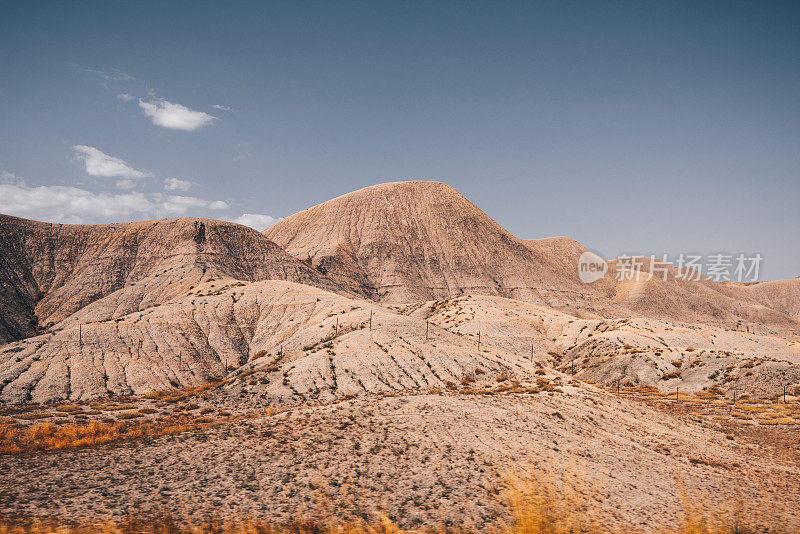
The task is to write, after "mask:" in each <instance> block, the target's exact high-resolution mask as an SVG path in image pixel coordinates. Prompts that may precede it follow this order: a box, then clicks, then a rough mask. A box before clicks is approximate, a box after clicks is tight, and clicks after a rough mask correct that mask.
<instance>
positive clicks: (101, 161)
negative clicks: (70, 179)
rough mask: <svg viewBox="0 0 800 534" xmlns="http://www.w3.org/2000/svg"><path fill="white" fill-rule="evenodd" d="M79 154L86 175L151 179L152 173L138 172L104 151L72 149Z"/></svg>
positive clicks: (92, 148)
mask: <svg viewBox="0 0 800 534" xmlns="http://www.w3.org/2000/svg"><path fill="white" fill-rule="evenodd" d="M72 148H73V150H75V152H77V157H78V158H79V159H81V160H83V163H84V165H85V166H86V174H88V175H90V176H101V177H104V178H128V179H135V178H150V177H152V176H153V175H152V174H150V173H146V172H142V171H138V170H136V169H134V168H133V167H131V166H130V165H128V164H127V163H125V162H124V161H122V160H121V159H119V158H115V157H113V156H109V155H108V154H105V153H103V152H102V151H100V150H98V149H96V148H94V147H92V146H86V145H75V146H74V147H72Z"/></svg>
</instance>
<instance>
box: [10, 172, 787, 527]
mask: <svg viewBox="0 0 800 534" xmlns="http://www.w3.org/2000/svg"><path fill="white" fill-rule="evenodd" d="M586 250H587V249H586V248H585V247H584V246H583V245H581V244H580V243H577V242H576V241H574V240H571V239H568V238H564V237H556V238H547V239H520V238H518V237H516V236H514V235H512V234H511V233H509V232H508V231H507V230H505V229H504V228H502V227H501V226H500V225H499V224H497V223H496V222H495V221H494V220H492V219H491V218H490V217H489V216H488V215H486V214H485V213H483V212H482V211H481V210H480V209H478V208H477V207H476V206H475V205H474V204H472V203H471V202H470V201H469V200H467V199H466V198H465V197H464V196H462V195H461V194H459V193H458V192H457V191H455V190H454V189H452V188H451V187H449V186H447V185H445V184H442V183H438V182H397V183H388V184H381V185H377V186H373V187H368V188H365V189H362V190H359V191H355V192H353V193H350V194H347V195H344V196H341V197H339V198H336V199H333V200H330V201H328V202H325V203H323V204H320V205H318V206H314V207H312V208H309V209H307V210H304V211H302V212H300V213H297V214H294V215H292V216H290V217H287V218H285V219H283V220H281V221H280V222H278V223H276V224H275V225H273V226H272V227H270V228H268V229H267V230H265V231H264V232H263V233H258V232H256V231H254V230H252V229H249V228H245V227H243V226H239V225H236V224H233V223H226V222H220V221H213V220H202V219H176V220H163V221H148V222H137V223H128V224H112V225H101V226H73V225H61V224H50V223H41V222H34V221H28V220H23V219H18V218H15V217H9V216H0V281H1V282H2V286H0V312H1V313H2V315H0V402H2V407H3V412H2V413H3V420H2V424H3V425H4V427H3V428H4V432H5V434H4V436H6V437H7V436H10V435H13V433H14V432H17V435H24V432H25V431H26V429H28V428H29V427H32V426H33V425H42V424H48V423H52V425H55V426H52V425H51V428H57V427H59V426H67V425H78V426H79V425H82V424H90V423H91V422H93V421H96V422H98V423H103V424H113V423H114V422H115V421H116V422H120V421H126V423H125V424H126V425H133V426H135V425H146V424H152V425H156V426H157V425H159V424H166V423H165V422H166V421H172V420H175V418H182V419H180V420H181V421H182V422H183V424H185V425H186V426H187V429H186V430H185V431H184V432H181V433H174V432H172V433H165V434H164V435H159V436H156V437H153V438H152V439H148V440H146V441H143V440H122V441H116V442H113V441H112V442H110V443H108V444H106V445H102V446H97V445H96V446H92V447H89V448H80V447H78V448H72V447H62V448H58V449H59V450H57V451H55V452H52V451H51V452H43V451H41V450H40V451H29V450H28V449H26V447H29V444H27V443H12V442H10V441H9V442H7V443H5V444H4V446H5V447H6V448H5V449H4V450H6V451H7V453H6V454H4V455H3V456H0V465H2V469H1V470H0V513H2V514H5V515H17V516H59V515H66V516H67V517H69V518H92V517H98V516H103V517H107V516H111V517H123V516H125V515H127V514H130V513H134V512H135V513H158V512H163V511H164V510H168V511H169V512H170V513H172V514H174V516H176V517H187V518H189V520H191V521H202V520H204V519H206V518H209V517H228V516H231V517H250V518H259V519H264V520H268V521H287V520H291V519H293V518H296V517H319V518H320V519H321V520H324V519H325V518H326V517H333V516H335V517H340V518H342V517H344V518H348V517H354V518H358V517H361V516H363V515H365V514H366V515H369V514H375V513H377V512H379V511H380V512H382V513H384V514H386V515H387V516H388V517H390V518H391V519H392V520H393V521H395V522H397V523H399V524H400V525H401V526H403V527H407V528H420V529H432V528H438V527H440V526H442V525H450V526H454V527H460V528H463V529H467V530H470V529H472V530H476V529H477V530H481V529H488V528H489V527H492V528H500V527H501V526H502V525H503V524H507V523H508V521H510V515H509V510H508V506H507V505H508V503H507V501H505V500H504V498H503V497H502V495H503V494H504V493H503V489H502V488H503V484H504V482H506V481H507V480H508V477H509V476H510V475H513V474H515V473H516V474H522V475H525V474H526V473H527V474H530V473H533V472H537V473H542V472H546V473H550V476H551V477H553V478H554V479H555V482H554V483H555V484H563V483H565V481H568V479H569V478H570V473H573V474H574V473H576V472H577V473H578V474H579V475H581V474H582V475H581V476H582V478H583V486H582V489H581V492H582V494H583V495H584V496H585V498H586V500H587V502H591V503H593V504H597V506H596V507H595V508H597V510H596V511H595V513H596V514H598V515H597V517H599V518H600V521H601V522H602V523H603V524H604V525H609V527H608V528H609V529H611V528H616V529H620V530H648V529H649V530H659V529H674V528H677V527H678V526H679V525H680V524H681V521H682V518H683V517H684V515H685V514H684V512H685V510H684V509H685V505H686V502H685V501H686V500H687V499H686V498H684V499H683V500H682V499H681V498H680V492H679V491H678V489H676V488H684V491H685V492H686V491H688V492H689V493H690V494H691V495H700V496H701V498H700V499H699V500H700V501H702V503H703V505H704V506H707V507H709V508H710V509H714V508H715V507H716V508H717V509H725V510H729V509H733V508H737V507H738V509H739V510H740V511H741V512H742V513H746V515H747V517H748V520H749V521H751V522H752V524H755V525H757V526H759V527H760V528H764V529H773V530H776V531H796V530H797V529H798V528H800V513H798V511H797V509H796V506H792V505H791V504H792V503H794V504H796V503H797V502H800V455H798V453H797V449H796V443H797V438H798V437H800V436H799V434H798V431H797V427H798V425H799V424H800V410H798V407H797V406H798V398H797V397H796V396H795V394H800V278H798V279H793V280H781V281H774V282H762V283H757V284H749V285H748V284H734V283H716V282H713V281H711V280H708V279H705V278H703V279H701V280H699V281H692V282H690V281H680V280H677V279H676V278H675V276H674V274H675V273H674V272H673V271H670V272H669V273H668V276H667V279H666V280H663V279H661V278H660V277H655V276H654V277H648V276H639V277H635V278H634V279H632V280H625V281H617V280H616V277H615V276H614V273H615V271H616V269H618V268H620V267H619V265H618V264H617V263H616V262H614V261H612V262H609V263H610V272H609V273H608V275H607V276H606V277H605V278H603V279H601V280H598V281H597V282H595V283H593V284H584V283H582V282H581V281H580V280H579V278H578V276H577V263H578V258H579V256H580V255H581V254H582V253H583V252H585V251H586ZM649 269H650V266H649V265H647V263H646V262H645V263H644V274H645V275H646V274H647V271H648V270H649ZM648 278H649V279H648ZM681 396H683V397H681ZM734 400H736V403H734ZM193 425H194V426H193ZM8 439H10V438H8ZM15 447H16V448H15ZM42 448H47V447H42ZM50 448H51V449H52V448H54V447H50ZM56 465H64V466H69V468H66V467H54V466H56ZM87 488H88V489H87ZM687 488H688V489H687ZM320 496H324V499H322V501H324V502H321V501H320V499H321V498H322V497H320ZM688 500H690V501H695V500H697V499H692V498H689V499H688ZM733 502H735V503H736V506H734V507H733V508H731V506H732V505H731V503H733Z"/></svg>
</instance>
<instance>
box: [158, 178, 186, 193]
mask: <svg viewBox="0 0 800 534" xmlns="http://www.w3.org/2000/svg"><path fill="white" fill-rule="evenodd" d="M190 187H192V182H188V181H186V180H178V179H177V178H167V179H166V180H164V189H166V190H167V191H188V190H189V188H190Z"/></svg>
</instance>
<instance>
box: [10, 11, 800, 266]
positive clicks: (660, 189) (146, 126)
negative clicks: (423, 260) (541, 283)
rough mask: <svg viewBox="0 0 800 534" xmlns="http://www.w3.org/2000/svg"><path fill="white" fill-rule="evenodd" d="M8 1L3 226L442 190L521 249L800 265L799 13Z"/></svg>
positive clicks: (293, 207)
mask: <svg viewBox="0 0 800 534" xmlns="http://www.w3.org/2000/svg"><path fill="white" fill-rule="evenodd" d="M0 4H2V6H0V7H2V16H0V173H2V177H1V178H0V212H4V213H11V214H15V215H19V216H24V217H29V218H34V219H39V220H48V221H60V222H106V221H128V220H139V219H148V218H156V217H177V216H206V217H215V218H221V219H227V220H238V221H241V222H244V223H246V224H250V225H254V226H257V227H263V225H265V224H268V223H269V222H270V221H272V220H274V219H277V218H280V217H285V216H287V215H290V214H291V213H293V212H295V211H298V210H301V209H303V208H305V207H308V206H310V205H313V204H316V203H319V202H323V201H325V200H328V199H329V198H332V197H334V196H337V195H340V194H343V193H346V192H348V191H351V190H354V189H358V188H360V187H364V186H367V185H372V184H375V183H379V182H384V181H393V180H402V179H434V180H441V181H444V182H447V183H449V184H450V185H452V186H453V187H455V188H456V189H458V190H459V191H461V192H462V193H464V194H465V195H467V197H469V198H470V199H471V200H472V201H473V202H475V203H476V204H477V205H478V206H479V207H480V208H482V209H483V210H484V211H486V212H487V213H488V214H489V215H491V216H492V217H493V218H495V219H496V220H497V221H498V222H499V223H500V224H502V225H504V226H505V227H506V228H508V229H509V230H510V231H512V232H513V233H515V234H516V235H518V236H520V237H523V238H535V237H547V236H553V235H567V236H570V237H573V238H575V239H578V240H579V241H581V242H582V243H584V244H585V245H586V246H588V247H590V248H592V249H594V250H595V251H597V252H599V253H600V254H602V255H604V256H606V257H613V256H616V255H619V254H648V255H649V254H658V255H661V254H664V253H668V254H670V255H677V254H678V253H681V252H684V253H699V254H712V253H716V252H727V253H730V254H736V253H740V252H744V253H748V254H750V253H756V252H759V253H761V254H762V256H763V257H764V261H763V264H762V268H763V270H762V273H761V277H762V278H788V277H794V276H797V275H798V274H800V237H798V236H799V235H800V232H798V227H799V226H800V225H799V224H798V223H800V215H798V214H800V209H798V201H800V99H798V95H800V31H798V27H800V4H797V3H796V2H795V3H780V2H752V3H749V2H718V3H716V2H685V3H684V2H524V3H514V2H452V3H448V2H391V3H381V2H319V3H314V2H275V3H267V2H224V3H223V2H153V3H147V2H130V3H125V4H122V3H113V2H52V3H51V2H7V1H2V2H0ZM243 214H249V217H244V218H243Z"/></svg>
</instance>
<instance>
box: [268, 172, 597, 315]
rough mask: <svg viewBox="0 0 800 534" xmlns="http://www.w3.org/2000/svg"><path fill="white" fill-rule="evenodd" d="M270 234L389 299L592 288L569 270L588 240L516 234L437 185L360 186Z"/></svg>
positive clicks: (537, 295) (579, 293) (576, 292)
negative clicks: (517, 236) (584, 241)
mask: <svg viewBox="0 0 800 534" xmlns="http://www.w3.org/2000/svg"><path fill="white" fill-rule="evenodd" d="M264 235H265V236H267V237H268V238H269V239H271V240H273V241H275V242H276V243H277V244H279V245H280V246H282V247H284V248H285V249H286V250H287V251H288V252H289V253H290V254H292V255H293V256H295V257H297V258H299V259H301V260H304V261H307V262H310V264H311V265H313V266H315V267H317V268H320V269H321V270H323V271H324V272H326V274H327V275H328V276H330V277H331V278H332V279H334V280H336V281H338V282H340V283H342V284H343V285H347V286H348V287H350V288H352V289H353V290H356V291H359V292H361V293H362V294H363V295H365V296H368V297H370V298H376V299H379V300H381V301H384V302H414V301H422V300H431V299H436V298H450V297H455V296H458V295H461V294H468V293H479V294H485V295H499V296H505V297H512V298H521V299H523V300H533V301H538V302H542V303H546V302H549V303H551V304H554V305H564V304H566V303H570V302H583V301H584V300H586V299H585V297H584V295H585V294H587V293H589V294H592V293H594V291H593V290H592V289H591V288H588V287H585V286H583V284H581V283H580V282H579V280H578V278H577V274H576V270H575V269H576V268H575V265H576V263H572V265H571V266H570V262H571V261H572V259H571V256H575V261H577V256H578V255H579V254H580V252H578V253H577V254H575V252H576V251H578V250H581V249H582V248H583V247H581V246H580V244H578V243H576V242H574V241H572V240H567V239H561V240H529V241H523V240H521V239H518V238H516V237H514V236H513V235H511V234H510V233H509V232H508V231H506V230H505V229H504V228H503V227H501V226H500V225H499V224H497V223H496V222H495V221H493V220H492V219H491V218H490V217H489V216H487V215H486V214H485V213H483V212H482V211H481V210H480V209H478V208H477V207H476V206H475V205H474V204H472V203H471V202H470V201H469V200H467V199H466V198H465V197H464V196H463V195H461V194H460V193H458V192H457V191H456V190H454V189H453V188H451V187H450V186H448V185H446V184H443V183H439V182H397V183H389V184H382V185H377V186H373V187H368V188H366V189H361V190H359V191H356V192H354V193H350V194H347V195H344V196H342V197H339V198H336V199H333V200H331V201H329V202H325V203H324V204H320V205H318V206H314V207H313V208H309V209H307V210H305V211H302V212H300V213H296V214H295V215H292V216H291V217H287V218H286V219H284V220H282V221H280V222H278V223H277V224H275V225H273V226H272V227H270V228H268V229H267V230H265V231H264ZM562 251H563V252H564V253H565V254H561V252H562ZM554 252H557V253H555V254H554ZM565 256H566V257H565Z"/></svg>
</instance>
